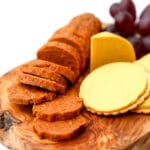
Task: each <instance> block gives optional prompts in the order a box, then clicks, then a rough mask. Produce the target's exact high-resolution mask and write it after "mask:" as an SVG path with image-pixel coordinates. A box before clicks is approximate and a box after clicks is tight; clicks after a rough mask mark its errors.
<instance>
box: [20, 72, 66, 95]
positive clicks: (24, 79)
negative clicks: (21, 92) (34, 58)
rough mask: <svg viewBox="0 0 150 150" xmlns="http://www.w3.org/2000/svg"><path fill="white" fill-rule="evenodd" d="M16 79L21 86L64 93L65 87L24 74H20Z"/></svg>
mask: <svg viewBox="0 0 150 150" xmlns="http://www.w3.org/2000/svg"><path fill="white" fill-rule="evenodd" d="M18 79H19V81H20V82H21V83H23V84H27V85H32V86H36V87H40V88H44V89H47V90H50V91H55V92H59V93H64V92H65V89H66V85H62V84H59V83H57V82H55V81H51V80H49V79H44V78H41V77H37V76H33V75H30V74H26V73H20V74H19V78H18Z"/></svg>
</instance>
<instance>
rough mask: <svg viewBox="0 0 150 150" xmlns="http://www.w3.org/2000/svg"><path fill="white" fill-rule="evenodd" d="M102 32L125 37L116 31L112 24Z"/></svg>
mask: <svg viewBox="0 0 150 150" xmlns="http://www.w3.org/2000/svg"><path fill="white" fill-rule="evenodd" d="M104 31H108V32H111V33H115V34H117V35H120V36H123V37H126V35H125V34H124V33H122V32H120V31H118V30H117V28H116V26H115V25H114V24H111V25H108V26H107V27H106V28H105V30H104Z"/></svg>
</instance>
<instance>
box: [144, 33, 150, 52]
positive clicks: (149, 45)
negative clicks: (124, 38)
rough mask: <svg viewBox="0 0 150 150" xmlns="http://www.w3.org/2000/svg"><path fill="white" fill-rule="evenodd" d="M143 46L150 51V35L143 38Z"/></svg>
mask: <svg viewBox="0 0 150 150" xmlns="http://www.w3.org/2000/svg"><path fill="white" fill-rule="evenodd" d="M142 41H143V47H144V49H145V50H146V51H147V52H150V35H147V36H145V37H143V38H142Z"/></svg>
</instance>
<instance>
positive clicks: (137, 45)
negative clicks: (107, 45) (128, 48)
mask: <svg viewBox="0 0 150 150" xmlns="http://www.w3.org/2000/svg"><path fill="white" fill-rule="evenodd" d="M127 39H128V40H129V41H130V42H131V44H132V46H133V47H134V50H135V54H136V58H137V59H138V58H140V57H142V56H143V55H144V54H145V51H144V50H143V42H142V40H141V39H140V38H137V37H136V36H130V37H128V38H127Z"/></svg>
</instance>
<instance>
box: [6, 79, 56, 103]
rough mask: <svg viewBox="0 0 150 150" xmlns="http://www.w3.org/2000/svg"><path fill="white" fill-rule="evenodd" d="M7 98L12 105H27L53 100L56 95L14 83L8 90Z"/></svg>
mask: <svg viewBox="0 0 150 150" xmlns="http://www.w3.org/2000/svg"><path fill="white" fill-rule="evenodd" d="M8 97H9V100H10V102H12V103H14V104H19V105H29V104H40V103H42V102H45V101H50V100H53V99H54V98H55V97H56V93H55V92H50V91H48V90H45V89H41V88H36V87H33V86H28V85H25V84H21V83H19V82H16V83H13V84H12V85H11V86H10V87H9V88H8Z"/></svg>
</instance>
